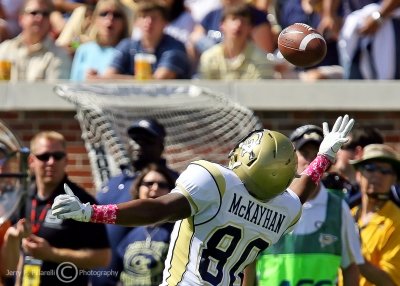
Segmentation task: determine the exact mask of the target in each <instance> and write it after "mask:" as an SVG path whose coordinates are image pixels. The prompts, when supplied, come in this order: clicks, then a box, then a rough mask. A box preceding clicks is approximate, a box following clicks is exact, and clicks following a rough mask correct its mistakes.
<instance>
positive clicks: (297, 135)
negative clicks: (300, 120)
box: [289, 124, 324, 150]
mask: <svg viewBox="0 0 400 286" xmlns="http://www.w3.org/2000/svg"><path fill="white" fill-rule="evenodd" d="M289 138H290V140H291V141H292V142H293V144H294V147H295V148H296V150H299V149H300V148H301V147H303V146H304V144H306V143H309V142H312V143H315V144H317V145H320V144H321V142H322V140H323V139H324V132H323V131H322V128H321V127H319V126H316V125H311V124H309V125H303V126H300V127H299V128H297V129H296V130H294V131H293V132H292V134H290V136H289Z"/></svg>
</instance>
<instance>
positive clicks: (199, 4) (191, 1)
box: [185, 0, 221, 23]
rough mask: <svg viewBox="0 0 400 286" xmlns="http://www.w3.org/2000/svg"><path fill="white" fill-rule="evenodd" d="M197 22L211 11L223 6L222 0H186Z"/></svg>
mask: <svg viewBox="0 0 400 286" xmlns="http://www.w3.org/2000/svg"><path fill="white" fill-rule="evenodd" d="M185 5H186V6H187V7H188V8H189V10H190V12H191V13H192V15H193V19H194V21H195V22H196V23H199V22H201V21H202V20H203V18H204V17H205V16H206V15H207V14H208V13H209V12H211V11H213V10H215V9H217V8H220V7H221V1H220V0H185Z"/></svg>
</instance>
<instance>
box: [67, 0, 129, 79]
mask: <svg viewBox="0 0 400 286" xmlns="http://www.w3.org/2000/svg"><path fill="white" fill-rule="evenodd" d="M93 16H94V22H93V25H92V27H95V32H94V35H93V38H94V40H93V41H90V42H88V43H85V44H83V45H80V46H79V48H78V50H77V51H76V53H75V56H74V60H73V62H72V70H71V79H72V80H75V81H83V80H85V79H86V78H89V79H90V78H91V77H92V76H97V75H102V74H103V73H104V71H105V69H106V68H107V67H108V66H109V64H110V63H111V60H112V58H113V57H114V56H115V54H116V49H115V47H116V45H117V44H118V43H119V42H120V41H121V40H122V39H123V38H126V37H129V35H130V24H129V23H130V21H129V19H128V14H127V13H126V10H125V9H124V7H123V6H122V4H121V3H120V2H119V0H99V2H98V3H97V5H96V9H95V10H94V15H93Z"/></svg>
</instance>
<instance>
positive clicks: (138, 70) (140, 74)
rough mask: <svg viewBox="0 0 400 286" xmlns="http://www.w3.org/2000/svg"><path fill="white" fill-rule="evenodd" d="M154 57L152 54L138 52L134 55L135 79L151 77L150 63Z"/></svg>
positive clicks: (153, 60)
mask: <svg viewBox="0 0 400 286" xmlns="http://www.w3.org/2000/svg"><path fill="white" fill-rule="evenodd" d="M155 60H156V58H155V56H154V55H152V54H145V53H138V54H136V55H135V79H137V80H147V79H151V78H152V77H153V70H152V67H151V65H152V64H153V63H154V62H155Z"/></svg>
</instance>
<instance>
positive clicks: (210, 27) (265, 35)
mask: <svg viewBox="0 0 400 286" xmlns="http://www.w3.org/2000/svg"><path fill="white" fill-rule="evenodd" d="M221 3H222V7H221V8H218V9H216V10H213V11H211V12H209V13H208V14H207V15H206V16H205V17H204V19H203V20H202V21H201V23H200V24H197V25H196V26H195V28H194V30H193V33H192V34H191V36H190V45H191V47H190V53H189V55H190V58H191V60H192V62H193V65H194V66H196V65H197V61H198V58H199V57H200V55H201V54H202V53H203V52H204V51H205V50H207V49H209V48H211V47H212V46H214V45H215V44H217V43H220V42H221V41H222V33H221V30H220V24H221V18H222V12H223V9H224V8H227V7H230V6H235V5H238V4H243V3H245V1H244V0H222V1H221ZM249 7H250V9H251V19H252V24H253V29H252V31H251V38H252V40H253V41H254V43H255V44H256V46H257V47H258V48H260V49H261V50H263V51H264V52H268V53H272V52H273V51H274V50H275V49H276V41H275V40H274V35H273V33H272V30H271V25H270V24H269V22H268V20H267V14H266V13H265V12H263V11H261V10H258V9H257V8H255V7H254V6H252V5H250V6H249Z"/></svg>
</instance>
